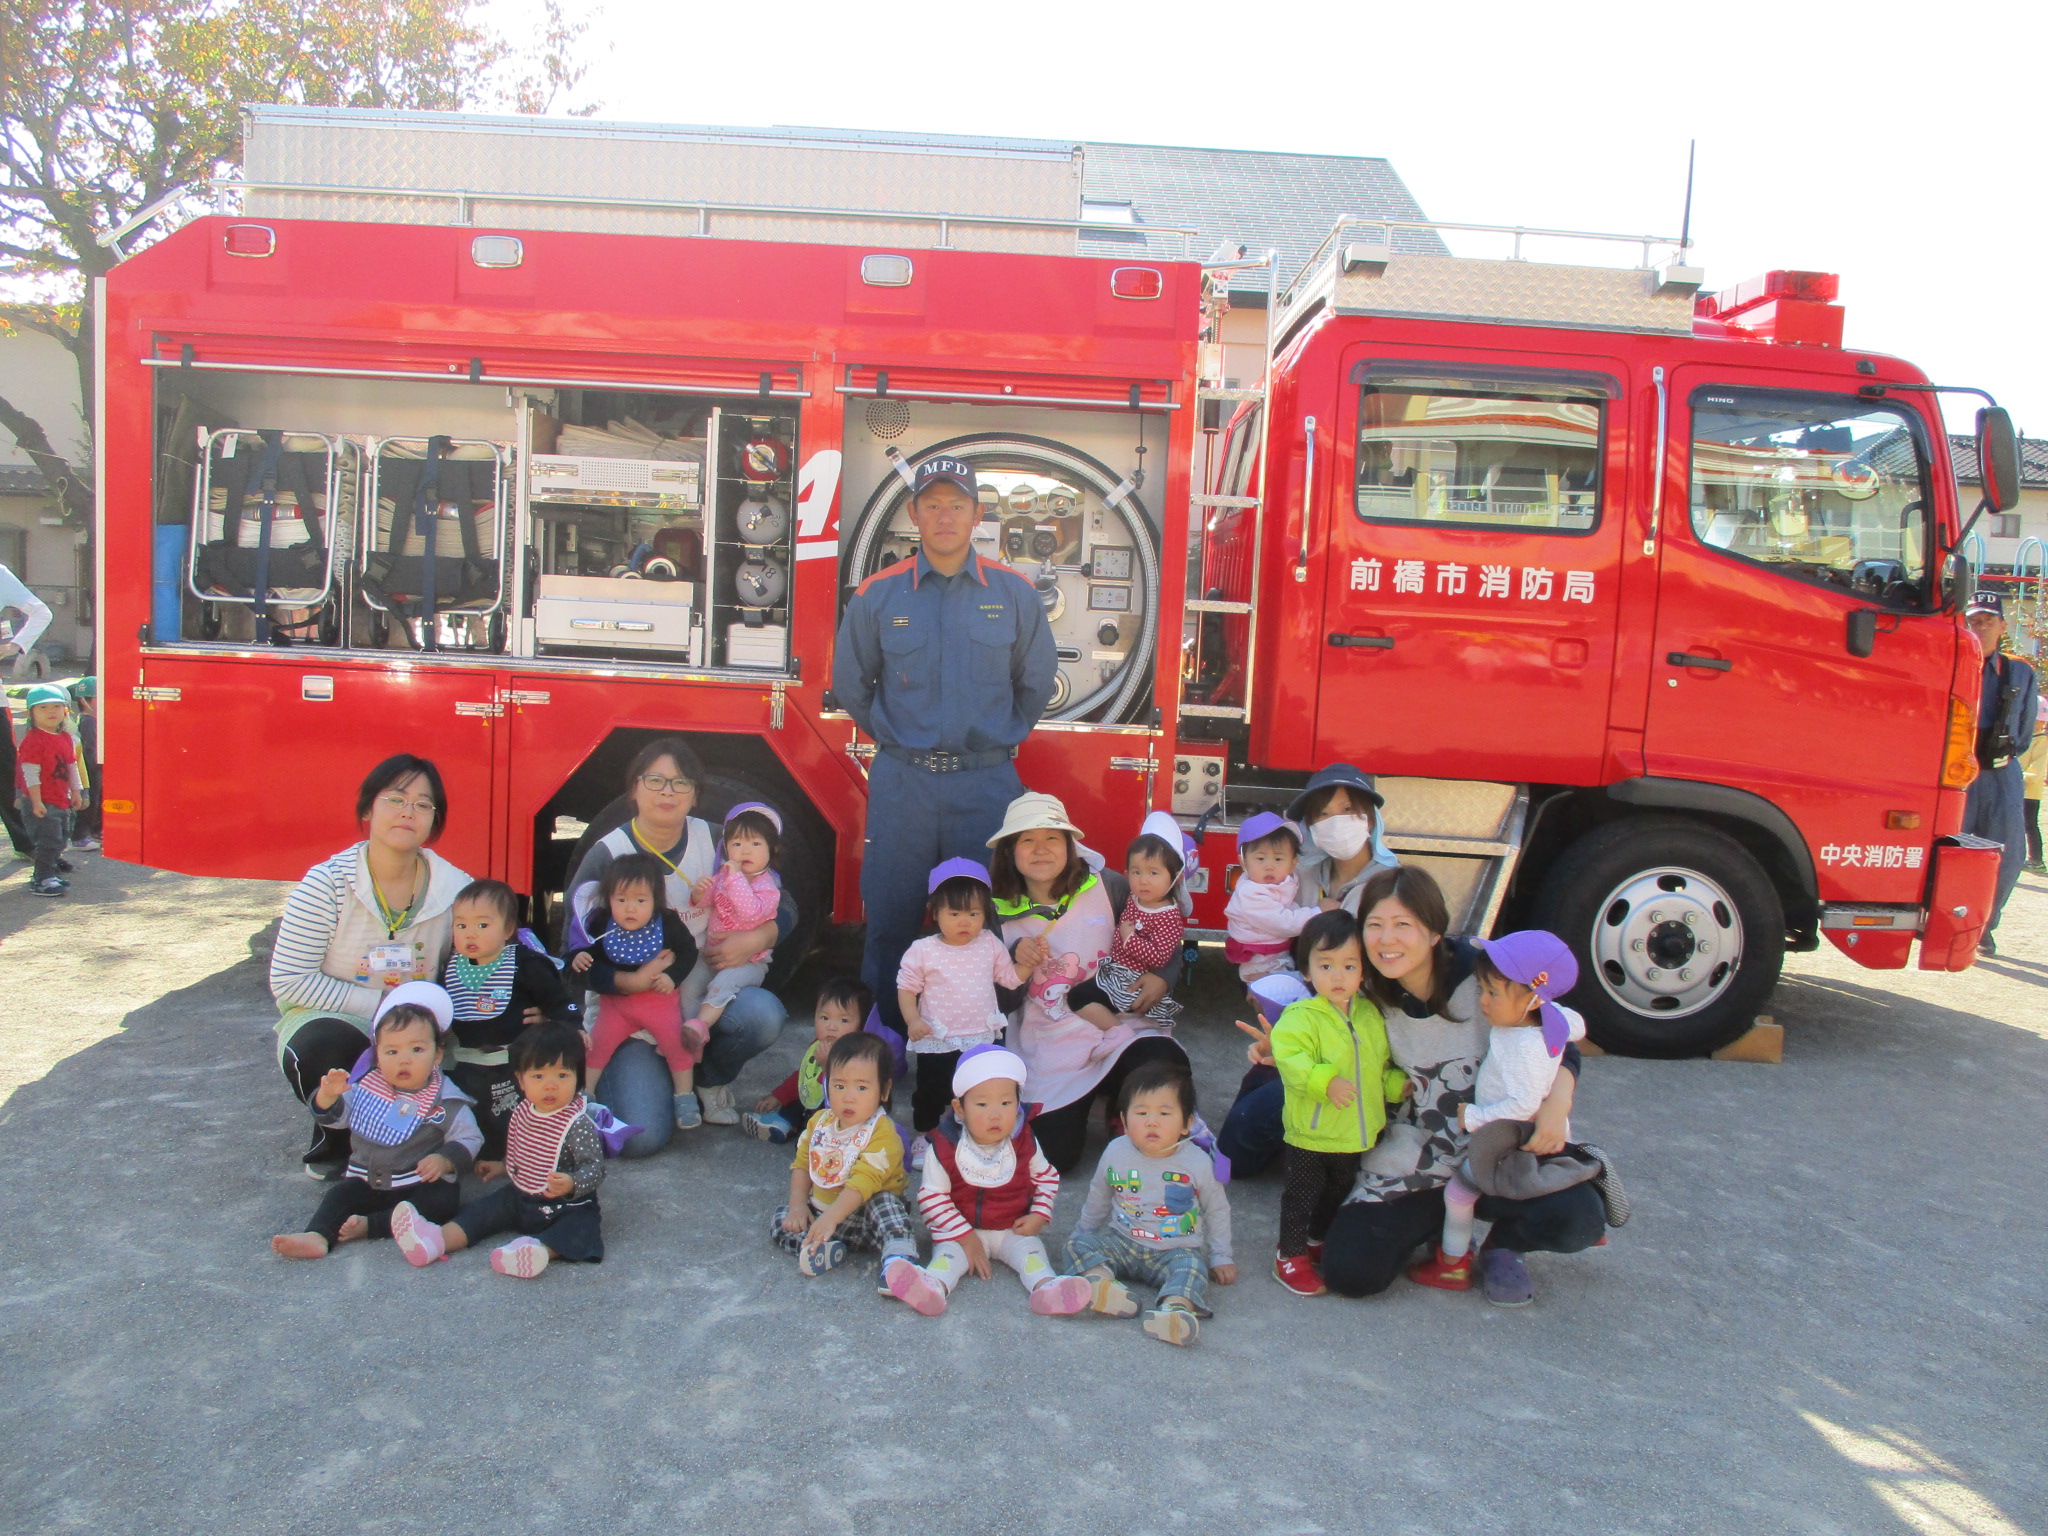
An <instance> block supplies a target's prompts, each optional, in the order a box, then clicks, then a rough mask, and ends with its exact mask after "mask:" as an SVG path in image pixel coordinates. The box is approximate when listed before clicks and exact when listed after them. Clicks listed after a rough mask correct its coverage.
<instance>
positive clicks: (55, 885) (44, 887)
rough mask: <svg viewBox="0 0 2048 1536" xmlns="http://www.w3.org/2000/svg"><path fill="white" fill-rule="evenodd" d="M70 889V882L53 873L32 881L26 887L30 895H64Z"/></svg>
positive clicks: (68, 892)
mask: <svg viewBox="0 0 2048 1536" xmlns="http://www.w3.org/2000/svg"><path fill="white" fill-rule="evenodd" d="M70 891H71V882H70V881H68V880H59V879H58V878H57V877H56V876H55V875H52V876H50V877H49V878H48V879H46V880H37V881H33V882H31V884H30V885H29V888H28V893H29V895H31V896H65V895H69V894H70Z"/></svg>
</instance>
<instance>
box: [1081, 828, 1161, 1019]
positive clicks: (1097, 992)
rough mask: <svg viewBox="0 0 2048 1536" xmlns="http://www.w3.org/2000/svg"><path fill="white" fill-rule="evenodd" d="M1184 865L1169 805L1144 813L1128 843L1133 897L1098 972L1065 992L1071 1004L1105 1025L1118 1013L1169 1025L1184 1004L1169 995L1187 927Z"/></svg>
mask: <svg viewBox="0 0 2048 1536" xmlns="http://www.w3.org/2000/svg"><path fill="white" fill-rule="evenodd" d="M1186 867H1187V860H1186V857H1185V849H1184V845H1183V844H1182V842H1181V836H1180V824H1179V823H1178V822H1176V821H1175V820H1174V819H1173V818H1172V816H1170V815H1168V814H1167V813H1166V812H1165V811H1154V812H1153V813H1152V814H1151V815H1150V816H1147V817H1146V818H1145V826H1144V830H1143V831H1141V832H1140V833H1139V834H1138V835H1137V836H1136V837H1135V838H1133V839H1132V840H1131V846H1130V847H1129V848H1127V849H1126V850H1125V851H1124V878H1125V879H1126V880H1128V881H1129V882H1130V885H1131V895H1130V899H1129V900H1128V901H1126V902H1125V903H1124V909H1123V912H1122V913H1121V914H1119V916H1118V918H1117V924H1116V939H1115V940H1114V942H1112V943H1111V944H1110V946H1109V955H1108V957H1107V958H1106V959H1104V960H1103V962H1102V963H1101V964H1100V965H1099V966H1097V967H1096V968H1095V974H1094V975H1093V976H1092V977H1090V978H1089V979H1088V980H1086V981H1084V982H1081V983H1080V984H1079V985H1077V986H1076V987H1074V988H1073V989H1072V990H1071V991H1069V992H1068V993H1067V1006H1068V1007H1069V1008H1071V1009H1072V1010H1073V1011H1074V1012H1075V1013H1078V1014H1079V1015H1080V1016H1081V1017H1082V1018H1084V1019H1086V1020H1087V1021H1088V1022H1089V1023H1090V1024H1093V1025H1094V1026H1095V1027H1096V1028H1097V1029H1100V1030H1104V1031H1107V1030H1112V1029H1114V1028H1116V1016H1117V1015H1118V1014H1120V1013H1128V1014H1140V1015H1143V1016H1144V1017H1145V1018H1148V1019H1150V1020H1152V1021H1153V1023H1155V1024H1162V1025H1166V1026H1167V1027H1169V1028H1170V1027H1171V1026H1172V1024H1173V1021H1174V1020H1175V1019H1177V1018H1179V1017H1180V1004H1179V1003H1176V1002H1175V1001H1174V1000H1173V999H1172V998H1170V997H1168V996H1167V995H1166V974H1165V973H1166V971H1167V970H1168V968H1169V967H1171V966H1172V964H1173V960H1174V956H1175V955H1177V954H1178V953H1179V952H1180V945H1181V937H1182V935H1183V934H1184V933H1185V932H1186V931H1187V913H1186V909H1185V908H1184V907H1183V905H1182V902H1183V901H1184V900H1185V898H1184V896H1183V894H1182V893H1183V886H1182V884H1181V876H1182V874H1183V873H1184V872H1185V870H1186Z"/></svg>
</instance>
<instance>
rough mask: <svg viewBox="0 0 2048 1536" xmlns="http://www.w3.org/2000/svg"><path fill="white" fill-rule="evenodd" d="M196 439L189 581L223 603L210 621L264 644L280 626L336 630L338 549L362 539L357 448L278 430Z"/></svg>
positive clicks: (298, 636)
mask: <svg viewBox="0 0 2048 1536" xmlns="http://www.w3.org/2000/svg"><path fill="white" fill-rule="evenodd" d="M195 435H196V438H197V441H198V447H199V452H198V464H197V469H196V473H195V484H194V490H193V496H192V522H191V528H190V537H189V539H188V541H187V543H186V551H185V554H186V560H185V582H186V586H187V588H188V589H189V591H190V592H191V595H192V596H193V597H195V598H197V599H198V600H199V601H200V602H201V603H202V604H213V605H216V606H215V607H214V609H213V610H212V612H211V613H210V615H208V617H209V618H210V620H211V623H212V624H213V625H214V626H215V627H217V628H218V629H219V630H221V631H222V632H223V633H224V634H226V633H227V632H230V631H232V632H233V635H234V637H236V638H242V639H250V640H254V641H256V642H257V643H267V642H268V641H269V640H270V639H271V638H272V632H273V630H275V631H277V632H278V634H277V638H278V639H280V640H300V641H317V640H319V639H321V638H323V632H325V633H331V632H333V631H335V630H337V629H338V627H339V625H338V619H337V616H336V615H335V614H334V613H333V612H332V611H330V609H329V599H330V598H331V597H333V595H334V591H335V550H336V548H337V547H339V548H342V549H346V548H347V547H348V544H349V541H350V539H351V538H352V536H353V527H354V515H353V513H354V503H355V495H356V487H357V482H358V473H357V472H358V467H359V464H360V459H361V455H360V453H359V451H358V450H357V448H356V446H355V444H353V443H351V442H349V441H348V440H346V439H345V438H341V437H337V436H331V435H329V434H326V433H321V432H297V431H291V430H289V429H285V428H277V427H258V428H242V427H223V428H218V429H215V430H211V431H209V430H207V429H206V428H204V427H200V428H197V429H195ZM236 609H242V610H246V611H245V612H241V613H236V612H235V611H234V610H236ZM202 611H204V610H202ZM179 627H180V628H182V625H180V626H179Z"/></svg>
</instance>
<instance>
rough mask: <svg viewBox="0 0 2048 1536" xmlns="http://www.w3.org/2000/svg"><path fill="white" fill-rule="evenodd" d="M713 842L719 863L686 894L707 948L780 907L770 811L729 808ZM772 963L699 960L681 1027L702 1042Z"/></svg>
mask: <svg viewBox="0 0 2048 1536" xmlns="http://www.w3.org/2000/svg"><path fill="white" fill-rule="evenodd" d="M719 837H720V845H721V846H722V847H723V849H724V850H725V862H724V863H723V864H721V865H719V866H718V868H717V870H716V871H715V872H713V873H712V874H709V875H706V876H705V877H704V878H703V879H702V880H699V881H698V882H697V884H696V885H695V887H693V888H692V890H691V892H690V903H691V909H692V910H693V911H701V910H702V909H704V908H706V907H709V908H710V910H711V916H710V919H709V922H708V923H707V924H706V926H705V930H704V937H705V940H706V942H707V944H708V943H709V942H710V941H712V940H715V939H722V938H724V937H725V936H726V935H727V934H731V933H746V932H748V931H749V930H750V929H754V928H758V927H760V926H761V925H762V924H763V923H772V922H774V921H775V913H776V909H777V908H778V907H779V906H781V904H782V881H781V880H780V878H778V877H777V875H776V873H775V869H776V865H777V864H778V862H779V861H780V858H781V853H782V817H781V816H780V815H778V814H777V813H776V811H775V809H774V807H773V806H768V805H763V804H762V803H761V802H760V801H758V800H749V801H747V802H746V803H745V804H744V805H736V806H734V807H733V808H732V809H731V810H730V811H728V812H727V813H726V817H725V826H724V828H723V829H722V830H721V831H720V834H719ZM774 958H775V951H774V950H773V949H772V948H771V949H764V950H762V951H761V952H760V953H759V954H758V955H755V956H754V958H753V959H751V960H747V961H744V962H742V963H741V964H739V965H729V966H727V967H726V968H725V969H724V970H722V971H714V970H712V969H711V965H710V962H709V961H708V960H705V959H703V958H701V956H700V958H699V959H698V961H697V964H696V965H695V967H693V968H692V969H691V971H690V974H689V976H688V978H687V979H686V980H685V981H684V983H683V998H682V1006H683V1017H684V1018H686V1019H688V1020H689V1021H690V1022H689V1025H688V1026H687V1027H688V1028H690V1029H691V1030H693V1031H694V1032H695V1033H696V1034H697V1035H698V1036H699V1037H700V1038H702V1039H707V1040H708V1039H709V1038H710V1037H711V1026H712V1025H714V1024H716V1023H717V1022H718V1020H719V1018H720V1017H721V1016H722V1015H723V1014H724V1012H725V1007H726V1004H728V1003H730V1002H731V1001H732V1000H733V999H734V998H735V997H737V996H739V994H740V993H741V992H742V991H744V990H745V989H746V988H748V987H758V986H759V985H761V983H762V982H763V981H765V980H766V979H767V977H768V963H769V962H770V961H771V960H773V959H774ZM728 1123H730V1122H728Z"/></svg>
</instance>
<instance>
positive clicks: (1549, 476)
mask: <svg viewBox="0 0 2048 1536" xmlns="http://www.w3.org/2000/svg"><path fill="white" fill-rule="evenodd" d="M1603 404H1604V391H1600V390H1597V389H1592V388H1581V387H1577V386H1572V385H1561V386H1558V387H1555V388H1553V387H1550V386H1547V385H1522V384H1520V383H1516V384H1506V385H1504V384H1503V383H1501V382H1499V381H1484V380H1458V379H1412V380H1411V379H1401V378H1378V377H1376V378H1373V379H1372V380H1371V381H1370V382H1368V383H1367V384H1365V385H1364V393H1363V396H1362V398H1361V400H1360V404H1359V412H1358V501H1357V509H1358V515H1359V516H1360V517H1361V518H1363V519H1365V520H1366V521H1367V522H1426V523H1433V524H1438V525H1447V526H1451V527H1464V528H1548V529H1554V530H1556V531H1558V532H1561V533H1586V532H1589V531H1590V530H1591V529H1592V528H1593V526H1594V524H1595V523H1596V522H1598V520H1599V516H1600V428H1601V409H1602V406H1603Z"/></svg>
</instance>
